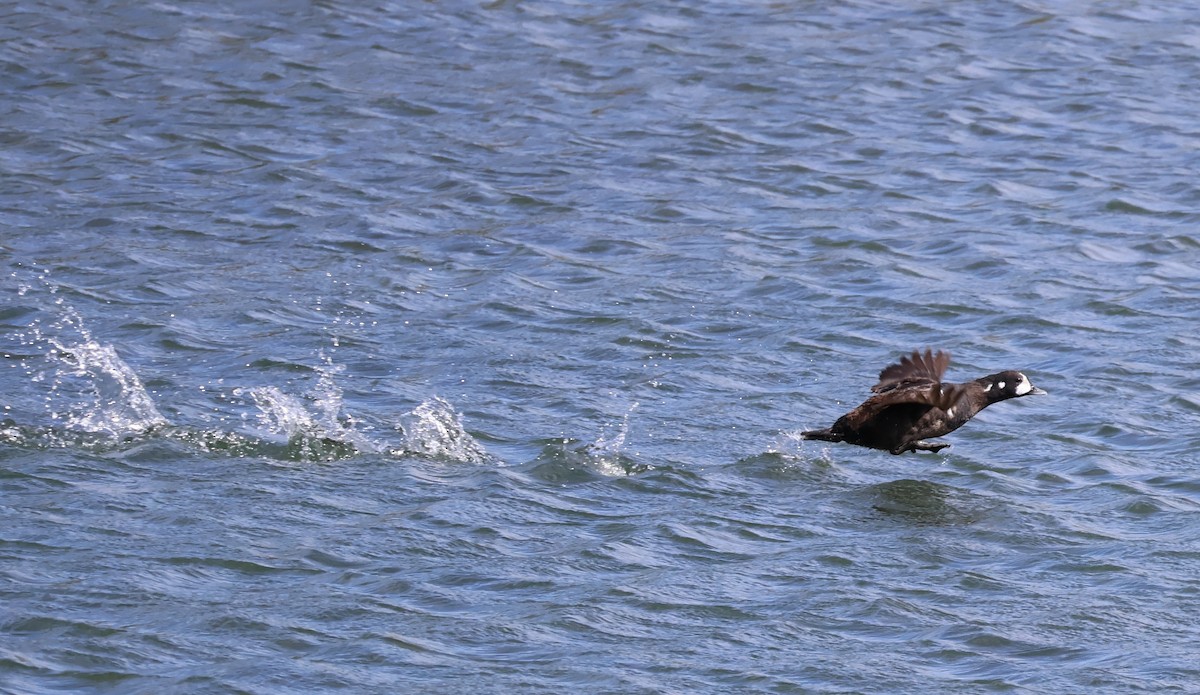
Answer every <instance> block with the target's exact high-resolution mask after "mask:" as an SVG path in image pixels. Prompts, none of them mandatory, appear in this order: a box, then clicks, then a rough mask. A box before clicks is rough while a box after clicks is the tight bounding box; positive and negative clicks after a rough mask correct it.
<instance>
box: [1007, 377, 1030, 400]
mask: <svg viewBox="0 0 1200 695" xmlns="http://www.w3.org/2000/svg"><path fill="white" fill-rule="evenodd" d="M1001 386H1002V387H1003V386H1004V384H1001ZM1032 390H1033V384H1031V383H1029V379H1026V378H1025V375H1024V374H1018V375H1017V395H1018V396H1024V395H1025V394H1027V393H1029V392H1030V391H1032Z"/></svg>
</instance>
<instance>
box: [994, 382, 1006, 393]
mask: <svg viewBox="0 0 1200 695" xmlns="http://www.w3.org/2000/svg"><path fill="white" fill-rule="evenodd" d="M996 385H997V386H999V387H1000V390H1001V391H1003V390H1004V382H1003V381H1001V382H1000V383H998V384H996Z"/></svg>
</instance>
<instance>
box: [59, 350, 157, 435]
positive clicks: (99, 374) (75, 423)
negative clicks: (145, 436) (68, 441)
mask: <svg viewBox="0 0 1200 695" xmlns="http://www.w3.org/2000/svg"><path fill="white" fill-rule="evenodd" d="M50 343H51V345H52V346H53V348H54V349H53V350H52V351H51V352H50V353H49V357H50V358H51V359H53V360H56V361H57V362H58V365H59V368H58V369H57V370H56V375H55V378H54V382H53V384H52V386H51V389H50V391H51V393H52V394H55V393H64V392H66V391H67V382H68V381H69V380H70V379H77V380H80V383H79V388H78V390H77V393H78V394H80V395H81V399H80V400H78V401H76V402H75V403H73V404H72V406H71V408H70V409H69V410H68V411H67V412H65V413H60V412H59V411H58V410H52V411H51V418H52V419H54V420H61V421H64V422H65V424H66V426H67V428H68V429H75V430H82V431H84V432H93V433H103V434H109V435H111V436H113V437H122V436H128V435H135V434H141V433H143V432H145V431H147V430H149V429H152V428H155V427H160V426H163V425H166V424H168V423H167V419H166V418H164V417H163V416H162V413H160V412H159V411H158V408H157V406H155V404H154V400H153V399H151V398H150V394H149V393H148V392H147V391H146V387H145V386H143V385H142V380H141V379H140V378H138V375H137V373H136V372H134V371H133V369H131V368H130V367H129V365H128V364H126V363H125V361H124V360H122V359H121V357H120V356H119V355H118V354H117V351H116V348H114V347H113V346H112V345H105V344H101V343H98V342H96V341H95V340H88V341H87V342H83V343H79V344H74V345H71V344H64V343H62V342H60V341H59V340H58V339H51V341H50ZM68 400H70V399H68ZM52 402H53V401H52Z"/></svg>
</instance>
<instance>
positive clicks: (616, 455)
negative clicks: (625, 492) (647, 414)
mask: <svg viewBox="0 0 1200 695" xmlns="http://www.w3.org/2000/svg"><path fill="white" fill-rule="evenodd" d="M638 405H639V404H638V403H637V402H634V403H633V405H631V406H629V410H626V411H625V415H624V416H623V417H622V418H621V421H620V423H618V424H616V425H613V424H612V423H607V424H605V425H604V426H603V427H602V428H601V430H600V436H598V437H596V441H594V442H592V443H591V444H588V445H586V446H584V447H583V452H584V453H585V454H586V455H587V458H588V464H589V466H590V467H591V468H592V469H593V470H595V472H597V473H599V474H601V475H606V476H625V475H629V474H630V473H632V472H635V470H637V469H638V468H639V467H638V466H635V465H632V461H631V459H629V457H627V456H626V455H625V440H626V439H628V437H629V417H630V416H631V415H633V413H634V411H636V410H637V409H638ZM613 430H615V432H614V431H613Z"/></svg>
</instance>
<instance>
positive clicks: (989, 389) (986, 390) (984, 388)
mask: <svg viewBox="0 0 1200 695" xmlns="http://www.w3.org/2000/svg"><path fill="white" fill-rule="evenodd" d="M991 390H992V384H991V382H988V385H987V386H984V387H983V391H984V393H987V392H988V391H991Z"/></svg>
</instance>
